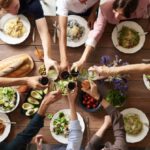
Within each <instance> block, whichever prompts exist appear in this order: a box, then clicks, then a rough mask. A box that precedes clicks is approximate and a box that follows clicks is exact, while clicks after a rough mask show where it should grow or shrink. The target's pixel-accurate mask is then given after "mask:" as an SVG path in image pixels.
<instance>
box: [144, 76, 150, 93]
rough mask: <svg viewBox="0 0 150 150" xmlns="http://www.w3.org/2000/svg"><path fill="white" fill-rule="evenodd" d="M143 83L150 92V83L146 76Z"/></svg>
mask: <svg viewBox="0 0 150 150" xmlns="http://www.w3.org/2000/svg"><path fill="white" fill-rule="evenodd" d="M143 81H144V84H145V86H146V88H147V89H148V90H150V81H148V79H147V78H146V75H145V74H143Z"/></svg>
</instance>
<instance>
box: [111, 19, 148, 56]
mask: <svg viewBox="0 0 150 150" xmlns="http://www.w3.org/2000/svg"><path fill="white" fill-rule="evenodd" d="M145 35H146V34H145V32H144V30H143V29H142V27H141V26H140V25H139V24H137V23H136V22H133V21H123V22H121V23H119V24H118V25H117V26H116V27H115V28H114V30H113V32H112V41H113V44H114V46H115V47H116V49H117V50H119V51H121V52H123V53H126V54H133V53H136V52H137V51H139V50H140V49H141V48H142V47H143V45H144V43H145Z"/></svg>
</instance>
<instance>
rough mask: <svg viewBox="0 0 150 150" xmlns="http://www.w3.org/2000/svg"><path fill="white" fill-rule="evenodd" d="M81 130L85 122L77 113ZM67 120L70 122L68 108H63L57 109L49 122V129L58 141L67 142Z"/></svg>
mask: <svg viewBox="0 0 150 150" xmlns="http://www.w3.org/2000/svg"><path fill="white" fill-rule="evenodd" d="M77 116H78V120H79V122H80V125H81V128H82V132H84V130H85V124H84V121H83V118H82V116H81V115H80V114H79V113H77ZM69 122H70V109H63V110H60V111H58V112H57V113H56V114H55V115H54V116H53V118H52V120H51V122H50V131H51V134H52V136H53V138H54V139H55V140H57V141H58V142H60V143H63V144H67V143H68V135H69Z"/></svg>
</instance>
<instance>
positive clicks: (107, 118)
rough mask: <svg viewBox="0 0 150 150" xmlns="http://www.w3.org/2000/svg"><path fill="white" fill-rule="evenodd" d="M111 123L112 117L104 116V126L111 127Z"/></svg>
mask: <svg viewBox="0 0 150 150" xmlns="http://www.w3.org/2000/svg"><path fill="white" fill-rule="evenodd" d="M111 124H112V120H111V117H110V116H109V115H106V116H105V117H104V123H103V125H102V126H103V127H104V128H105V129H107V128H109V127H110V126H111Z"/></svg>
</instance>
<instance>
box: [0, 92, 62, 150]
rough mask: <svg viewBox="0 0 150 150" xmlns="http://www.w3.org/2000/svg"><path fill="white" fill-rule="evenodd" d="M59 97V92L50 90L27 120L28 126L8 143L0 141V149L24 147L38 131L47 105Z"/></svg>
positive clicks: (8, 149)
mask: <svg viewBox="0 0 150 150" xmlns="http://www.w3.org/2000/svg"><path fill="white" fill-rule="evenodd" d="M60 97H61V94H60V92H58V91H56V92H51V93H49V94H48V95H46V96H45V97H44V99H43V101H42V103H41V105H40V108H39V110H38V113H37V114H36V115H35V116H34V117H33V119H32V120H31V121H30V122H29V124H28V126H27V127H26V128H25V129H24V130H23V131H22V132H21V133H19V134H17V136H16V137H15V139H14V140H13V141H12V142H10V143H0V149H3V150H12V149H13V150H20V149H22V147H25V146H26V145H27V144H28V143H29V142H30V141H31V140H32V138H33V137H34V136H35V135H36V134H37V133H38V132H39V130H40V129H41V128H42V127H43V124H44V116H45V113H46V110H47V109H48V107H49V105H50V104H52V103H54V102H55V101H56V100H59V99H60Z"/></svg>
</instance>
